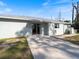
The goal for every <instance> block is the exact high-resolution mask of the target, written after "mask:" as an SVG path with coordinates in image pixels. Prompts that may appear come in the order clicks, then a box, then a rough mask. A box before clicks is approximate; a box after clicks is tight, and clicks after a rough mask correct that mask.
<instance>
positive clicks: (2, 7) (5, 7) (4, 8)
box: [0, 1, 12, 14]
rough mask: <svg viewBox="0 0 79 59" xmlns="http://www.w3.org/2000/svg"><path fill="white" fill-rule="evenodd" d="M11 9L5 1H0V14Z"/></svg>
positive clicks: (9, 11)
mask: <svg viewBox="0 0 79 59" xmlns="http://www.w3.org/2000/svg"><path fill="white" fill-rule="evenodd" d="M11 11H12V9H11V8H9V6H8V5H7V4H6V3H4V2H3V1H0V14H6V13H11Z"/></svg>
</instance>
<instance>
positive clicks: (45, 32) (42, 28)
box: [40, 24, 48, 35]
mask: <svg viewBox="0 0 79 59" xmlns="http://www.w3.org/2000/svg"><path fill="white" fill-rule="evenodd" d="M40 33H41V35H48V24H41V25H40Z"/></svg>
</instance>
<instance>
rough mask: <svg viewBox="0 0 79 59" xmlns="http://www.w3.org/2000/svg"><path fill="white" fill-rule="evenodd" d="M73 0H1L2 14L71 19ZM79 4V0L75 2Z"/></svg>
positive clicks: (0, 8) (0, 10) (0, 11)
mask: <svg viewBox="0 0 79 59" xmlns="http://www.w3.org/2000/svg"><path fill="white" fill-rule="evenodd" d="M71 1H72V0H0V14H9V15H18V16H19V15H21V16H33V17H44V18H51V16H52V18H53V19H55V18H58V15H59V14H58V13H59V11H61V18H62V19H68V20H69V19H71V11H72V5H71ZM73 1H74V2H77V1H78V0H73Z"/></svg>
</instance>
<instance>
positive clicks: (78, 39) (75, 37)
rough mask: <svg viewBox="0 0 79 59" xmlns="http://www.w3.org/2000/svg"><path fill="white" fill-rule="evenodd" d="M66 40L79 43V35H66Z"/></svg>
mask: <svg viewBox="0 0 79 59" xmlns="http://www.w3.org/2000/svg"><path fill="white" fill-rule="evenodd" d="M65 40H66V41H69V42H71V43H74V44H77V45H79V35H75V36H71V37H65Z"/></svg>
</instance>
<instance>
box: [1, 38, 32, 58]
mask: <svg viewBox="0 0 79 59" xmlns="http://www.w3.org/2000/svg"><path fill="white" fill-rule="evenodd" d="M0 59H33V56H32V54H31V51H30V49H29V46H28V43H27V40H26V38H24V37H19V38H9V39H0Z"/></svg>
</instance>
